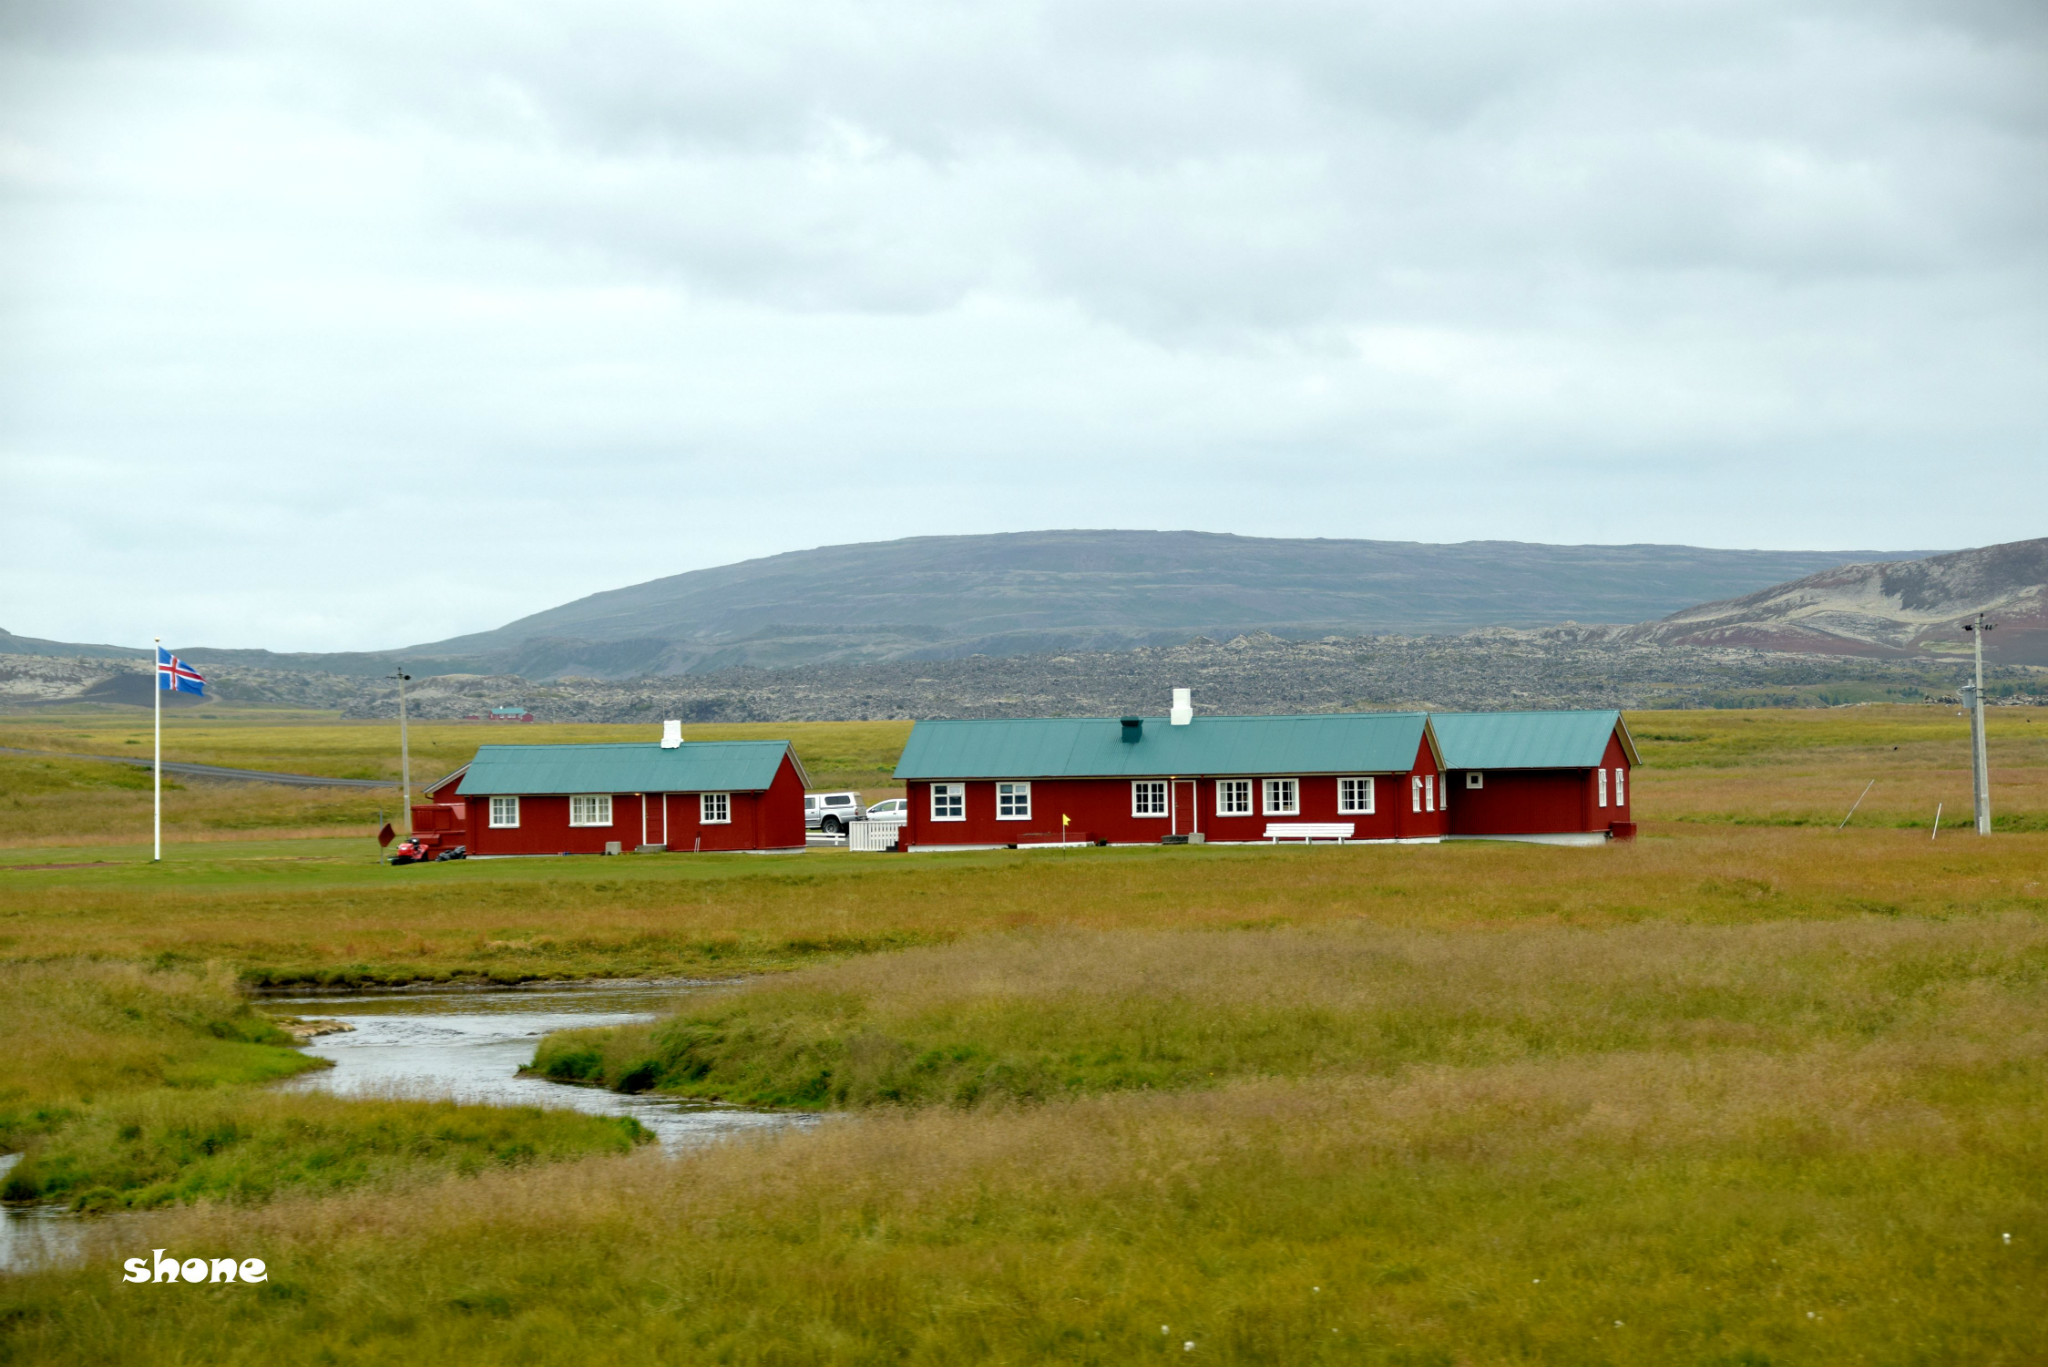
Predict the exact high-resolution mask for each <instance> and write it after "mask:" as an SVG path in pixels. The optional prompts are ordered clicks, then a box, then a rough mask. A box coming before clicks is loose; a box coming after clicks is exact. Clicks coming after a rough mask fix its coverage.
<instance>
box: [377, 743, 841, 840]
mask: <svg viewBox="0 0 2048 1367" xmlns="http://www.w3.org/2000/svg"><path fill="white" fill-rule="evenodd" d="M670 740H671V741H672V742H673V743H670V742H663V743H659V744H657V743H653V742H649V743H647V744H644V745H630V744H629V745H485V746H480V747H479V748H478V749H477V752H476V758H475V759H473V760H471V761H470V762H469V763H468V764H465V765H463V766H462V767H461V768H460V769H457V770H456V771H455V772H454V773H452V774H450V775H448V776H447V777H446V778H444V779H441V780H439V781H438V782H436V783H435V784H433V785H432V786H431V787H430V788H428V789H427V797H428V802H427V803H425V804H422V805H419V806H415V807H414V808H413V809H412V811H413V829H414V831H415V832H416V833H418V834H419V835H420V836H421V838H422V839H423V840H426V841H427V842H428V844H429V847H430V848H440V847H446V846H452V845H458V844H461V845H467V846H468V847H469V853H470V854H471V855H472V856H480V857H489V856H492V855H511V854H607V853H612V854H616V853H621V852H623V851H625V850H638V851H649V850H700V851H712V850H800V849H802V848H803V847H804V789H805V788H806V787H807V786H809V782H810V780H809V777H808V776H807V775H806V774H805V773H804V768H803V764H802V762H801V761H800V760H798V759H797V757H796V752H795V751H794V750H792V749H791V748H790V746H789V742H787V741H780V740H774V741H690V742H684V741H682V740H680V739H679V738H677V737H675V736H674V735H673V734H672V735H671V738H670Z"/></svg>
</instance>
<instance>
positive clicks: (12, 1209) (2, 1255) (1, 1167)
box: [0, 1153, 86, 1272]
mask: <svg viewBox="0 0 2048 1367" xmlns="http://www.w3.org/2000/svg"><path fill="white" fill-rule="evenodd" d="M20 1161H21V1155H20V1154H18V1153H10V1154H4V1155H0V1182H4V1181H6V1180H7V1172H8V1170H9V1169H10V1168H12V1167H13V1166H14V1165H15V1164H16V1163H19V1162H20ZM85 1229H86V1226H85V1221H84V1220H83V1219H81V1218H80V1217H79V1216H76V1215H72V1214H70V1213H68V1212H66V1211H64V1210H62V1209H61V1208H59V1207H57V1206H0V1272H26V1271H28V1270H29V1269H30V1268H32V1267H50V1266H53V1265H55V1264H59V1263H68V1262H75V1261H77V1259H78V1255H79V1251H80V1248H81V1245H82V1244H83V1243H84V1240H85Z"/></svg>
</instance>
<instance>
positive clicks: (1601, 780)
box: [1593, 769, 1607, 807]
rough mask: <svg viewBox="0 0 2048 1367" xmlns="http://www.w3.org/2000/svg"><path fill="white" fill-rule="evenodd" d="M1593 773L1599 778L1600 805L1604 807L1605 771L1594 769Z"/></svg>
mask: <svg viewBox="0 0 2048 1367" xmlns="http://www.w3.org/2000/svg"><path fill="white" fill-rule="evenodd" d="M1593 772H1594V774H1595V775H1596V776H1598V778H1599V788H1600V805H1601V806H1603V807H1605V806H1606V805H1607V771H1606V770H1605V769H1595V770H1594V771H1593Z"/></svg>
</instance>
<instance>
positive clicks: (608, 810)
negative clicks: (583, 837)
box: [569, 793, 612, 826]
mask: <svg viewBox="0 0 2048 1367" xmlns="http://www.w3.org/2000/svg"><path fill="white" fill-rule="evenodd" d="M579 802H585V803H591V804H593V806H592V807H590V808H588V809H586V810H587V811H588V812H589V816H588V817H587V818H586V819H585V820H582V821H578V820H577V819H576V804H577V803H579ZM599 813H602V819H598V814H599ZM569 824H570V825H571V826H609V825H611V824H612V795H611V794H610V793H571V794H569Z"/></svg>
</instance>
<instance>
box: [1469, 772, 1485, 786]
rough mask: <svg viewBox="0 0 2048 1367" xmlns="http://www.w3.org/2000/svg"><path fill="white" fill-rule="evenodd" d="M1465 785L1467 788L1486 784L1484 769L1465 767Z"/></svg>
mask: <svg viewBox="0 0 2048 1367" xmlns="http://www.w3.org/2000/svg"><path fill="white" fill-rule="evenodd" d="M1465 786H1466V787H1467V788H1484V787H1485V786H1486V771H1485V770H1484V769H1467V770H1466V771H1465Z"/></svg>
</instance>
